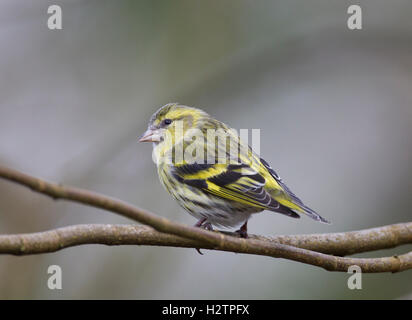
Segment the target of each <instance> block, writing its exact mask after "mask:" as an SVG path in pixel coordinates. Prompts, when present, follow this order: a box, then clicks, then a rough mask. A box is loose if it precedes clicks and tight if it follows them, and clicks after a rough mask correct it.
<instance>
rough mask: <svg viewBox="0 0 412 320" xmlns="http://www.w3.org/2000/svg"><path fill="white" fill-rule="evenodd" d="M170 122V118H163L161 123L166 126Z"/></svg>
mask: <svg viewBox="0 0 412 320" xmlns="http://www.w3.org/2000/svg"><path fill="white" fill-rule="evenodd" d="M171 123H172V120H170V119H164V120H163V124H164V125H165V126H168V125H169V124H171Z"/></svg>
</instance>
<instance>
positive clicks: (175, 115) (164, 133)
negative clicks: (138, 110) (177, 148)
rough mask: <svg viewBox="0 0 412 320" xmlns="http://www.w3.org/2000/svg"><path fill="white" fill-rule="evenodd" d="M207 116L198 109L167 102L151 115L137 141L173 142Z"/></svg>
mask: <svg viewBox="0 0 412 320" xmlns="http://www.w3.org/2000/svg"><path fill="white" fill-rule="evenodd" d="M207 117H208V114H207V113H206V112H204V111H202V110H200V109H196V108H192V107H188V106H184V105H180V104H178V103H168V104H166V105H164V106H163V107H161V108H160V109H159V110H157V111H156V112H155V113H154V114H153V115H152V117H151V118H150V121H149V125H148V128H147V130H146V132H145V133H144V134H143V135H142V136H141V137H140V139H139V142H154V143H155V144H158V143H160V142H163V141H168V142H170V143H174V142H175V141H176V140H179V139H180V138H183V136H184V134H185V133H186V132H187V130H189V129H192V128H196V126H197V125H198V123H199V121H200V120H201V119H204V118H207Z"/></svg>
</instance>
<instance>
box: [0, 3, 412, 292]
mask: <svg viewBox="0 0 412 320" xmlns="http://www.w3.org/2000/svg"><path fill="white" fill-rule="evenodd" d="M52 4H58V5H60V6H61V8H62V12H63V29H62V30H49V29H48V28H47V19H48V14H47V8H48V6H49V5H52ZM351 4H357V2H352V1H341V0H333V1H327V0H310V1H303V0H301V1H297V0H288V1H286V0H283V1H273V0H272V1H264V0H260V1H249V0H223V1H222V0H212V1H199V0H197V1H193V0H186V1H180V0H179V1H149V0H147V1H124V0H121V1H97V0H95V1H86V0H83V1H80V0H72V1H69V0H65V1H57V0H56V1H43V0H39V1H24V0H18V1H16V0H0V42H1V43H2V46H1V51H0V70H1V72H0V92H1V94H0V162H1V164H3V165H7V166H9V167H13V168H15V169H18V170H22V171H24V172H27V173H29V174H32V175H35V176H39V177H42V178H45V179H48V180H51V181H55V182H59V183H64V184H68V185H73V186H77V187H82V188H88V189H92V190H95V191H98V192H101V193H104V194H107V195H110V196H112V197H116V198H119V199H122V200H124V201H127V202H130V203H132V204H134V205H137V206H139V207H142V208H146V209H149V210H150V211H152V212H155V213H157V214H159V215H162V216H165V217H167V218H169V219H172V220H174V221H179V222H182V223H186V224H190V225H192V224H193V223H194V222H195V220H194V218H193V217H191V216H190V215H188V214H187V213H185V212H184V211H183V209H181V208H180V207H179V206H178V205H177V203H175V202H174V200H173V199H172V198H171V197H170V196H169V195H168V194H167V193H166V191H165V190H163V188H162V186H161V185H160V182H159V181H158V177H157V173H156V169H155V166H154V164H153V162H152V160H151V159H152V158H151V151H152V148H151V145H149V144H138V143H137V137H138V136H139V135H140V134H141V133H143V131H144V130H145V129H146V126H147V122H148V119H149V117H150V116H151V114H152V113H153V112H154V111H156V110H157V109H158V108H159V107H160V106H161V105H164V104H166V103H168V102H175V101H177V102H180V103H183V104H186V105H191V106H196V107H200V108H203V109H204V110H206V111H207V112H209V113H210V114H211V115H213V116H214V117H216V118H218V119H219V120H221V121H224V122H226V123H228V124H229V125H231V126H232V127H234V128H236V129H241V128H248V129H252V128H259V129H261V154H262V156H263V157H264V158H265V159H266V160H267V161H268V162H270V163H271V164H272V167H274V168H275V169H276V170H277V171H278V172H279V173H280V175H281V176H282V177H283V178H284V180H285V181H286V182H287V184H288V185H289V186H290V187H291V189H292V190H294V191H295V192H296V193H297V194H298V195H299V196H300V197H301V198H302V199H303V200H304V201H305V202H306V203H307V204H308V205H309V206H310V207H312V208H314V209H315V210H317V211H318V212H319V213H320V214H321V215H322V216H324V217H325V218H327V219H328V220H331V221H332V223H333V224H332V225H324V224H319V223H316V222H314V221H312V220H311V219H308V218H305V217H303V218H302V219H300V220H293V219H288V218H287V217H284V216H281V215H278V214H274V213H271V212H264V213H261V214H259V215H256V216H254V218H253V219H252V220H251V221H250V223H249V228H250V232H251V233H255V234H261V235H267V236H270V235H276V234H301V233H316V232H337V231H349V230H357V229H362V228H370V227H376V226H381V225H386V224H392V223H399V222H405V221H411V217H412V214H411V206H412V197H411V194H412V170H411V169H412V165H411V163H412V139H411V138H412V20H411V19H410V12H412V2H411V1H409V0H392V1H391V2H390V3H389V2H388V1H385V0H362V1H361V3H360V5H361V7H362V10H363V29H362V30H355V31H351V30H349V29H348V28H347V19H348V17H349V15H348V14H347V8H348V6H349V5H351ZM80 223H133V222H131V221H129V220H127V219H125V218H122V217H119V216H117V215H115V214H112V213H108V212H105V211H102V210H97V209H93V208H89V207H85V206H81V205H78V204H73V203H68V202H64V201H58V202H53V201H51V200H50V199H49V198H46V197H44V196H42V195H39V194H35V193H33V192H31V191H30V190H28V189H25V188H23V187H20V186H17V185H15V184H12V183H9V182H6V181H3V180H0V233H1V234H7V233H24V232H36V231H42V230H47V229H51V228H55V227H62V226H67V225H72V224H80ZM411 248H412V246H404V247H399V248H397V249H393V250H385V251H380V252H374V253H372V254H369V255H362V256H383V255H385V256H386V255H391V254H395V253H398V254H400V253H402V252H406V251H407V250H411ZM204 253H205V254H204V255H203V256H201V255H199V254H198V253H197V252H196V251H195V250H188V249H178V248H159V247H138V246H123V247H106V246H99V245H88V246H80V247H74V248H69V249H66V250H63V251H60V252H56V253H52V254H43V255H37V256H24V257H14V256H0V298H2V299H13V298H21V299H44V298H45V299H61V298H62V299H74V298H76V299H109V298H110V299H168V298H174V299H189V298H190V299H207V298H213V299H216V298H217V299H223V298H226V299H230V298H232V299H241V298H244V299H348V298H353V299H370V298H374V299H383V298H388V299H395V298H407V299H411V298H412V281H411V279H412V277H411V271H407V272H402V273H398V274H376V275H364V276H363V283H362V287H363V288H362V290H353V291H352V290H349V289H348V287H347V279H348V277H349V275H348V274H344V273H329V272H326V271H324V270H322V269H319V268H315V267H311V266H308V265H303V264H299V263H296V262H291V261H286V260H277V259H272V258H267V257H260V256H248V255H240V254H230V253H221V252H212V251H204ZM52 264H57V265H60V266H61V268H62V273H63V289H62V290H54V291H52V290H49V289H48V288H47V279H48V276H49V275H48V274H47V268H48V266H49V265H52Z"/></svg>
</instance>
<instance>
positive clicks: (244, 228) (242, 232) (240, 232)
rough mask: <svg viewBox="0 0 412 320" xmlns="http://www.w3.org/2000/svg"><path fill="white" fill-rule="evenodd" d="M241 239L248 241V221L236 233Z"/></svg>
mask: <svg viewBox="0 0 412 320" xmlns="http://www.w3.org/2000/svg"><path fill="white" fill-rule="evenodd" d="M235 232H236V233H237V234H238V235H239V237H241V238H244V239H247V238H249V236H248V234H247V221H246V222H245V223H244V224H243V225H242V226H241V227H240V229H239V230H236V231H235Z"/></svg>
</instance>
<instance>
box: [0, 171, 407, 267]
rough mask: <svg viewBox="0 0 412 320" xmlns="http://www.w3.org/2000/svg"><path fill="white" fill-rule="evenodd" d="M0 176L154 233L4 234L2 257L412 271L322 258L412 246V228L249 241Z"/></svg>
mask: <svg viewBox="0 0 412 320" xmlns="http://www.w3.org/2000/svg"><path fill="white" fill-rule="evenodd" d="M0 177H2V178H4V179H6V180H9V181H13V182H16V183H18V184H21V185H24V186H26V187H29V188H31V189H32V190H34V191H36V192H39V193H42V194H45V195H48V196H51V197H52V198H54V199H66V200H69V201H74V202H79V203H83V204H86V205H89V206H93V207H97V208H101V209H105V210H108V211H111V212H114V213H117V214H120V215H123V216H125V217H128V218H130V219H132V220H135V221H138V222H140V223H143V224H146V225H148V226H151V227H153V228H154V230H153V229H151V228H148V227H142V226H110V225H109V226H107V225H106V226H105V225H92V226H90V225H80V226H72V227H65V228H60V229H56V230H51V231H46V232H40V233H35V234H22V235H3V236H0V253H9V254H33V253H44V252H52V251H56V250H59V249H62V248H65V247H69V246H73V245H79V244H86V243H102V244H108V245H118V244H141V245H167V246H178V247H193V248H205V249H214V250H222V251H231V252H237V253H246V254H257V255H264V256H269V257H274V258H284V259H289V260H294V261H298V262H302V263H306V264H310V265H314V266H318V267H322V268H324V269H326V270H329V271H341V272H347V270H348V268H349V266H351V265H358V266H359V267H361V269H362V271H363V272H398V271H403V270H407V269H412V252H409V253H406V254H403V255H399V256H393V257H383V258H367V259H363V258H343V257H337V256H332V255H330V254H326V253H333V254H338V255H346V254H351V253H355V252H364V251H370V250H376V249H381V248H389V247H393V246H397V245H399V244H405V243H412V239H411V238H412V227H411V225H412V223H405V224H399V225H392V226H387V227H382V228H375V229H370V230H363V231H358V232H352V233H337V234H329V235H328V234H324V235H303V236H279V237H276V238H274V239H270V238H264V237H258V236H253V237H251V238H250V239H240V238H237V237H234V236H233V235H232V234H227V233H226V234H224V233H220V232H211V231H207V230H203V229H199V228H194V227H189V226H186V225H182V224H179V223H175V222H172V221H170V220H168V219H166V218H162V217H158V216H156V215H154V214H152V213H150V212H148V211H146V210H143V209H139V208H136V207H134V206H131V205H129V204H126V203H124V202H122V201H119V200H116V199H112V198H109V197H107V196H103V195H100V194H97V193H94V192H91V191H88V190H83V189H78V188H72V187H64V186H62V185H57V184H54V183H50V182H47V181H44V180H42V179H38V178H35V177H32V176H29V175H27V174H24V173H21V172H19V171H16V170H13V169H9V168H6V167H3V166H0ZM125 228H126V229H125ZM119 232H120V233H119ZM299 245H300V247H299ZM309 249H311V250H309ZM314 250H316V251H314Z"/></svg>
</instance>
